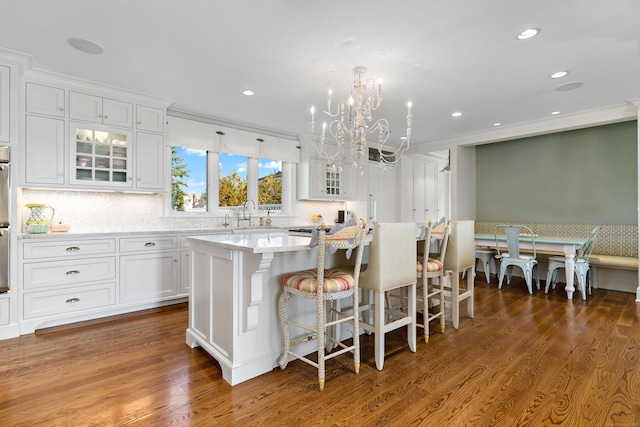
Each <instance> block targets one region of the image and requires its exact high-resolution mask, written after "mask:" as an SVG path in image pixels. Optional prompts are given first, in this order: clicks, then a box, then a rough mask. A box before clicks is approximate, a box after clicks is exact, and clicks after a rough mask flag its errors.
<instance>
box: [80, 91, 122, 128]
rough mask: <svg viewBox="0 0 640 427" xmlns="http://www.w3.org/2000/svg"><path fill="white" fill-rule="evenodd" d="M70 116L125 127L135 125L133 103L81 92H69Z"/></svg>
mask: <svg viewBox="0 0 640 427" xmlns="http://www.w3.org/2000/svg"><path fill="white" fill-rule="evenodd" d="M69 118H71V119H73V120H81V121H85V122H92V123H100V124H104V125H109V126H119V127H125V128H132V127H133V104H132V103H130V102H124V101H119V100H115V99H110V98H102V97H100V96H95V95H89V94H86V93H80V92H74V91H71V92H69Z"/></svg>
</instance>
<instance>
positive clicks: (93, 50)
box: [67, 37, 104, 55]
mask: <svg viewBox="0 0 640 427" xmlns="http://www.w3.org/2000/svg"><path fill="white" fill-rule="evenodd" d="M67 42H68V43H69V44H70V45H71V46H72V47H74V48H76V49H78V50H79V51H80V52H84V53H90V54H92V55H99V54H101V53H102V52H104V49H103V48H102V46H100V45H99V44H98V43H95V42H92V41H90V40H85V39H78V38H73V37H72V38H70V39H69V40H67Z"/></svg>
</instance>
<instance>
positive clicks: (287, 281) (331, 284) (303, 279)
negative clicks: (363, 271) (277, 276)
mask: <svg viewBox="0 0 640 427" xmlns="http://www.w3.org/2000/svg"><path fill="white" fill-rule="evenodd" d="M354 283H355V280H354V278H353V275H352V274H349V273H347V272H344V271H340V270H325V271H324V286H323V288H322V290H323V292H326V293H329V292H344V291H348V290H349V289H351V288H352V287H353V285H354ZM282 284H283V285H284V286H288V287H290V288H293V289H297V290H299V291H304V292H317V290H318V271H317V270H305V271H296V272H295V273H289V274H287V275H286V276H284V277H283V279H282Z"/></svg>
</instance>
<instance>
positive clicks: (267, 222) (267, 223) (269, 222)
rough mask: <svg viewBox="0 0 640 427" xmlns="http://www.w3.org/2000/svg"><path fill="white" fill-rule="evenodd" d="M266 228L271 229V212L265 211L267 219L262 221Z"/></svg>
mask: <svg viewBox="0 0 640 427" xmlns="http://www.w3.org/2000/svg"><path fill="white" fill-rule="evenodd" d="M264 223H265V225H266V226H267V227H271V211H267V219H265V220H264Z"/></svg>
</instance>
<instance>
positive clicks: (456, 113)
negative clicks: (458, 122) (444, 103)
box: [451, 111, 462, 117]
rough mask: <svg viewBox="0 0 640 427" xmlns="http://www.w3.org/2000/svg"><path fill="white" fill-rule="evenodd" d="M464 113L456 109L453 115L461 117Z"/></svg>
mask: <svg viewBox="0 0 640 427" xmlns="http://www.w3.org/2000/svg"><path fill="white" fill-rule="evenodd" d="M461 115H462V113H461V112H460V111H456V112H455V113H452V114H451V117H460V116H461Z"/></svg>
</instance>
